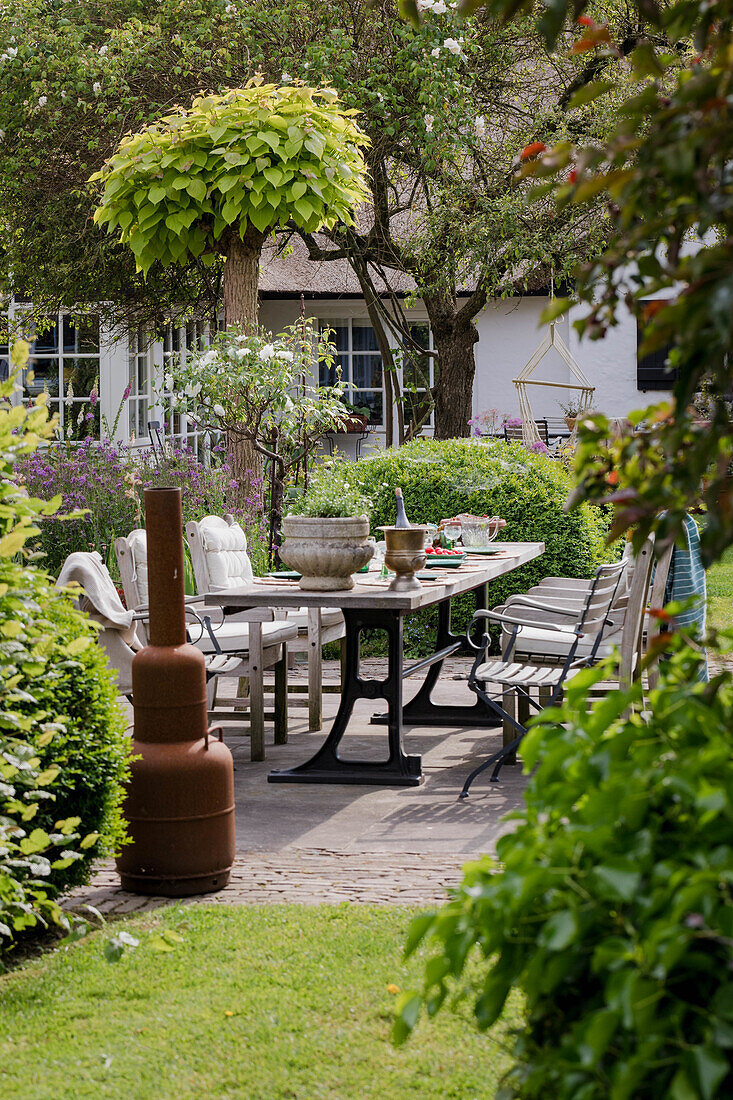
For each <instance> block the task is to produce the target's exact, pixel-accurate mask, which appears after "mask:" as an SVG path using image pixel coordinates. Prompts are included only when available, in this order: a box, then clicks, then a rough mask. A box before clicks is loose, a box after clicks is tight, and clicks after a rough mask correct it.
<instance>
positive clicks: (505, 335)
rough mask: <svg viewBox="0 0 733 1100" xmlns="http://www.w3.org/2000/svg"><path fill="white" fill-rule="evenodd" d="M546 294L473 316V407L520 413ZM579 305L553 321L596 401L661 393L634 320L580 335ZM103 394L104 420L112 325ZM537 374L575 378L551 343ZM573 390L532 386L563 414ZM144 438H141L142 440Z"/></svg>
mask: <svg viewBox="0 0 733 1100" xmlns="http://www.w3.org/2000/svg"><path fill="white" fill-rule="evenodd" d="M546 304H547V299H546V298H534V297H533V298H523V299H519V300H516V299H515V300H507V301H499V302H492V303H490V304H489V305H487V306H486V308H485V309H484V310H482V312H481V314H480V315H479V316H478V318H477V320H476V325H477V328H478V331H479V341H478V343H477V344H476V349H475V354H476V377H475V384H474V397H473V411H474V415H476V414H478V413H480V412H483V411H485V410H487V409H491V408H494V409H497V410H498V412H499V413H500V414H507V415H509V416H517V415H518V414H519V402H518V397H517V391H516V388H515V386H514V385H513V381H512V380H513V379H514V378H516V376H517V374H518V373H519V371H520V370H521V369H522V367H524V365H525V364H526V363H527V361H528V359H529V358H530V356H531V355H532V353H533V351H534V350H535V348H536V347H537V345H538V343H539V342H540V340H541V339H542V337H543V335H544V332H545V327H544V326H542V325H540V324H539V318H540V314H541V312H542V310H543V308H544V307H545V305H546ZM300 310H301V305H300V301H299V300H298V299H284V298H283V299H266V300H264V301H263V302H262V304H261V308H260V321H261V324H262V325H263V326H264V327H265V328H267V329H269V330H270V331H272V332H274V333H278V332H282V331H283V330H284V329H285V328H286V327H287V326H288V325H290V324H293V323H295V322H296V321H297V320H298V319H299V317H300ZM305 310H306V316H307V317H318V318H321V319H323V320H326V321H328V320H330V319H334V318H338V317H366V307H365V306H364V303H363V302H362V301H360V300H358V299H348V298H345V299H308V300H306V303H305ZM577 315H580V312H579V311H578V312H577V313H575V314H573V313H572V312H571V316H570V317H568V316H565V317H563V318H561V319H560V321H558V323H557V324H558V331H559V332H560V334H561V335H562V337H563V339H564V340H565V342H566V343H567V344H568V346H569V348H570V350H571V352H572V353H573V355H574V357H575V358H576V360H577V362H578V365H579V366H580V368H581V370H582V371H583V373H584V374H585V375H586V376H587V378H588V380H589V381H590V383H591V384H592V385H593V386H595V395H594V402H593V403H594V406H595V407H596V408H598V409H599V410H601V411H603V412H605V413H606V414H607V415H609V416H619V417H620V416H625V415H626V414H627V413H628V412H629V411H630V410H631V409H636V408H642V407H644V406H645V405H647V404H650V403H651V402H652V401H654V400H657V399H658V398H659V397H661V396H662V395H661V394H658V393H649V394H645V393H641V392H639V390H638V389H637V386H636V325H635V323H634V321H633V320H632V319H631V318H629V319H628V320H626V321H624V322H623V323H621V324H619V325H618V326H617V327H616V328H613V329H611V330H610V331H609V334H608V336H607V337H606V338H605V339H604V340H598V341H594V342H593V341H590V340H582V341H581V340H580V339H579V338H578V335H577V333H576V331H575V329H574V328H573V327H572V325H571V321H572V320H573V319H574V317H575V316H577ZM410 316H411V317H413V318H414V320H416V321H418V320H424V319H425V318H426V313H425V310H424V308H423V307H422V306H421V304H420V303H418V304H417V305H416V307H415V309H414V310H411V311H410ZM100 335H101V337H102V338H101V348H100V351H101V355H100V390H101V393H100V397H101V405H102V412H103V413H104V415H105V416H106V418H107V421H108V423H110V424H111V423H112V422H113V421H114V419H115V416H116V413H117V410H118V408H119V405H120V401H121V399H122V395H123V392H124V390H125V386H126V385H127V382H128V378H129V365H128V345H127V341H125V340H113V339H112V338H111V333H110V332H109V331H103V332H102V333H101V334H100ZM151 359H152V362H153V363H154V370H153V373H154V374H156V375H159V374H160V371H161V368H162V362H163V348H162V345H159V344H157V343H156V344H155V345H153V347H152V348H151ZM534 377H535V378H539V379H542V380H546V381H553V382H568V381H572V379H571V376H570V371H569V370H568V368H567V366H566V365H565V364H564V363H563V362H562V360H561V359H560V357H559V355H558V354H557V352H555V351H550V352H549V353H548V354H547V355H546V356H545V358H544V359H543V360H542V362H541V363H540V365H539V366H538V368H537V370H536V372H535V375H534ZM575 392H577V391H570V390H568V391H562V390H554V389H549V388H545V387H541V386H537V387H529V393H530V399H531V401H532V408H533V411H534V413H535V416H536V417H538V418H539V417H542V416H551V417H557V416H560V415H561V410H560V407H559V402H561V401H562V402H567V401H568V400H569V399H570V398H571V397H572V396H573V394H574V393H575ZM150 396H151V410H150V411H151V417H153V416H155V415H158V416H161V415H162V410H160V409H157V408H156V407H155V400H154V394H153V393H151V395H150ZM129 431H130V428H129V424H128V417H127V410H123V415H122V416H121V417H120V422H119V426H118V433H117V434H118V437H122V438H129ZM141 442H142V441H141ZM383 442H384V430H383V429H382V430H381V431H380V432H376V433H375V434H374V437H373V443H375V444H383Z"/></svg>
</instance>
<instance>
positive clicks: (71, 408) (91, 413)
mask: <svg viewBox="0 0 733 1100" xmlns="http://www.w3.org/2000/svg"><path fill="white" fill-rule="evenodd" d="M64 412H65V420H66V432H65V434H66V436H67V437H69V438H70V437H72V436H73V437H74V439H84V438H85V437H86V436H92V437H93V438H94V439H99V405H98V404H97V405H92V404H91V403H90V402H89V401H72V402H71V404H70V405H65V407H64Z"/></svg>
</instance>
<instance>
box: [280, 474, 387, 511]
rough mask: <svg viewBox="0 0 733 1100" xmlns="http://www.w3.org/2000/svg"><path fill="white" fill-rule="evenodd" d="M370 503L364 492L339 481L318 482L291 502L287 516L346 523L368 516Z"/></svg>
mask: <svg viewBox="0 0 733 1100" xmlns="http://www.w3.org/2000/svg"><path fill="white" fill-rule="evenodd" d="M370 507H371V502H370V500H369V498H368V497H367V496H365V495H364V493H362V492H361V490H360V489H359V488H358V487H356V486H353V485H351V483H350V482H348V481H343V480H341V479H340V478H338V479H330V478H317V479H316V480H315V481H314V482H313V483H312V484H311V485H309V486H308V488H307V489H306V490H305V492H304V493H303V494H302V495H299V496H296V495H295V494H293V495H292V496H291V498H290V499H289V501H288V505H287V510H288V515H292V516H315V517H318V516H322V517H323V518H334V519H338V518H341V519H346V518H348V517H349V516H362V515H368V514H369V509H370Z"/></svg>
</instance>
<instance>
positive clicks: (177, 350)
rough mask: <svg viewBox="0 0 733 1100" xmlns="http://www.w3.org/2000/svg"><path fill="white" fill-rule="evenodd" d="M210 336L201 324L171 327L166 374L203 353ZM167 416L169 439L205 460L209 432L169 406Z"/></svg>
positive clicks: (165, 350)
mask: <svg viewBox="0 0 733 1100" xmlns="http://www.w3.org/2000/svg"><path fill="white" fill-rule="evenodd" d="M208 335H209V327H208V325H207V324H204V323H203V322H202V321H189V322H188V323H187V324H186V325H182V326H180V327H179V326H174V325H168V327H167V328H166V330H165V335H164V339H163V363H164V372H165V373H167V372H168V370H169V369H170V367H171V366H172V367H173V368H174V369H175V365H176V363H177V362H179V361H181V359H184V360H185V358H186V356H187V355H188V354H190V353H191V352H192V351H193V352H197V351H201V350H202V349H203V348H204V347H205V346H206V343H207V342H208ZM164 416H165V424H164V429H165V435H166V438H167V439H175V440H177V441H179V442H180V443H181V444H182V445H184V446H187V447H190V448H191V450H192V451H194V453H195V454H196V455H198V457H199V458H200V459H203V458H205V456H206V455H207V453H208V450H209V447H210V443H211V441H210V439H209V434H210V433H208V432H202V431H201V430H200V429H199V428H198V426H197V424H196V421H195V417H189V416H185V415H182V414H181V413H180V412H178V411H177V410H176V409H175V408H171V407H170V406H168V408H166V409H165V410H164Z"/></svg>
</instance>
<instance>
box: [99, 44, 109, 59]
mask: <svg viewBox="0 0 733 1100" xmlns="http://www.w3.org/2000/svg"><path fill="white" fill-rule="evenodd" d="M108 49H109V46H100V47H99V56H100V57H104V55H105V54H106V52H107V50H108Z"/></svg>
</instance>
